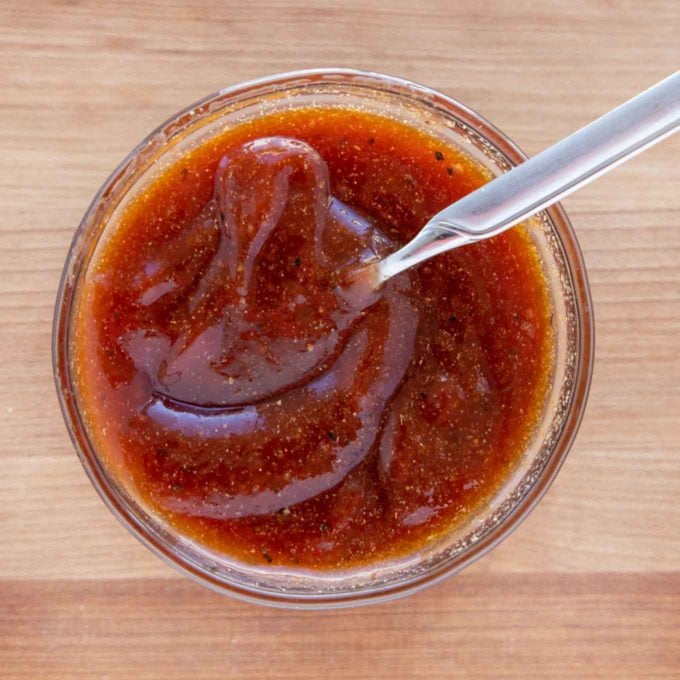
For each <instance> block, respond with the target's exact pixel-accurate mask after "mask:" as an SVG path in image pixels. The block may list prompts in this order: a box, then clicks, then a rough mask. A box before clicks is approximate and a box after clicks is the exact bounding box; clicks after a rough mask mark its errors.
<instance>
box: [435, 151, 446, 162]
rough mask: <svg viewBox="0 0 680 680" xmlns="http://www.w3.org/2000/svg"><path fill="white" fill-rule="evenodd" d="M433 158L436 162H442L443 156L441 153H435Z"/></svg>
mask: <svg viewBox="0 0 680 680" xmlns="http://www.w3.org/2000/svg"><path fill="white" fill-rule="evenodd" d="M434 157H435V158H436V159H437V160H438V161H443V160H444V154H443V153H442V152H441V151H435V152H434Z"/></svg>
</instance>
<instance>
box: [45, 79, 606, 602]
mask: <svg viewBox="0 0 680 680" xmlns="http://www.w3.org/2000/svg"><path fill="white" fill-rule="evenodd" d="M296 81H300V82H301V84H302V83H303V82H304V81H307V82H308V84H309V85H315V84H319V83H323V82H328V83H333V82H335V83H342V84H346V85H347V84H349V85H361V84H362V83H363V85H364V86H365V87H367V88H368V89H371V90H374V91H387V92H388V93H391V94H394V95H397V96H401V97H410V98H411V99H416V100H417V101H418V102H419V103H421V104H427V105H429V106H435V107H436V106H438V105H439V106H441V107H443V108H444V110H445V111H446V112H447V113H448V114H449V115H452V116H453V117H455V118H457V119H458V120H460V121H461V122H462V123H464V124H465V125H466V126H468V127H469V128H471V129H472V130H473V131H474V132H476V133H477V134H478V135H480V136H481V137H482V138H483V139H484V140H486V141H487V142H488V143H489V144H490V145H491V146H492V147H493V148H494V149H495V150H497V151H499V152H500V153H501V154H502V155H503V156H504V157H505V158H506V159H507V160H508V162H509V163H510V164H511V165H517V164H519V163H522V162H523V161H525V160H526V159H527V156H526V155H525V154H524V153H523V152H522V151H521V150H520V148H519V147H518V146H517V145H516V144H515V143H514V142H513V141H512V140H510V139H509V138H508V137H507V136H506V135H505V134H504V133H502V132H501V131H500V130H499V129H498V128H496V127H495V126H494V125H493V124H491V123H490V122H489V121H487V120H486V119H485V118H484V117H483V116H481V115H480V114H478V113H477V112H476V111H474V110H473V109H471V108H469V107H468V106H466V105H465V104H462V103H461V102H459V101H458V100H456V99H454V98H453V97H450V96H448V95H444V94H442V93H440V92H438V91H436V90H434V89H432V88H429V87H427V86H424V85H421V84H418V83H415V82H412V81H410V80H407V79H404V78H399V77H395V76H389V75H385V74H382V73H377V72H374V71H366V70H357V69H346V68H319V69H306V70H297V71H290V72H286V73H279V74H275V75H272V76H265V77H262V78H257V79H253V80H248V81H245V82H242V83H238V84H236V85H233V86H230V87H227V88H223V89H220V90H217V91H216V92H213V93H212V94H209V95H207V96H206V97H203V98H201V99H199V100H198V101H196V102H194V103H193V104H190V105H189V106H187V107H185V108H183V109H182V110H180V111H179V112H177V113H175V114H174V115H172V116H170V117H169V118H168V119H167V120H166V121H164V122H163V123H161V124H160V125H159V126H158V127H156V129H154V130H153V131H152V132H151V133H149V134H148V135H147V136H146V137H145V138H144V139H143V140H142V141H141V142H140V143H139V144H137V145H136V146H135V147H134V148H133V149H132V150H131V151H130V153H128V154H127V156H126V157H125V158H124V159H123V160H122V161H121V162H120V163H119V165H118V166H117V167H116V168H115V170H114V171H113V172H112V173H111V174H110V175H109V177H108V178H107V179H106V181H105V182H104V183H103V185H102V186H101V188H100V189H99V191H98V192H97V193H96V194H95V196H94V198H93V199H92V201H91V203H90V205H89V206H88V208H87V210H86V212H85V214H84V216H83V218H82V220H81V222H80V224H79V226H78V228H77V229H76V231H75V233H74V236H73V240H72V242H71V245H70V247H69V250H68V255H67V258H66V262H65V266H64V269H63V272H62V276H61V279H60V283H59V288H58V291H57V297H56V302H55V311H54V320H53V329H52V362H53V372H54V379H55V385H56V391H57V397H58V401H59V405H60V407H61V410H62V414H63V416H64V420H65V423H66V427H67V430H68V432H69V435H70V437H71V440H72V442H73V445H74V448H75V450H76V453H77V454H78V457H79V459H80V461H81V464H82V465H83V468H84V469H85V472H86V474H87V476H88V478H89V479H90V482H91V483H92V485H93V486H94V487H95V489H96V490H97V493H98V494H99V496H100V497H101V498H102V500H103V501H104V503H105V504H106V506H107V507H108V508H109V510H110V511H111V512H112V513H113V515H114V516H115V517H116V518H117V519H118V521H119V522H121V524H123V526H125V528H126V529H128V531H130V533H132V534H133V535H134V536H135V537H136V538H137V539H138V540H139V541H140V542H141V543H143V544H144V545H145V546H146V547H147V548H149V549H150V550H151V551H152V552H153V553H154V554H156V555H157V556H159V557H160V558H161V559H162V560H163V561H165V562H166V563H167V564H170V565H171V566H172V567H174V568H175V569H176V570H178V571H179V572H181V573H183V574H184V575H186V576H189V577H190V578H192V579H193V580H195V581H198V582H199V583H201V584H203V585H205V586H208V587H209V588H211V589H213V590H215V591H217V592H220V593H222V594H229V595H231V596H233V597H235V598H237V599H240V600H245V601H248V602H253V603H258V604H267V605H270V606H276V607H283V608H293V609H332V608H340V607H348V606H355V605H359V604H368V603H371V602H380V601H385V600H391V599H394V598H397V597H400V596H403V595H406V594H409V593H412V592H415V591H418V590H421V589H423V588H425V587H427V586H429V585H433V584H435V583H438V582H439V581H441V580H443V579H444V578H446V577H448V576H450V575H452V574H454V573H457V572H459V571H461V570H462V569H464V568H466V567H467V566H469V565H470V564H472V563H473V562H475V561H477V560H478V559H479V558H481V557H482V556H483V555H485V554H486V553H487V552H489V551H490V550H492V549H493V548H494V547H496V546H497V545H498V544H499V543H501V542H502V541H503V540H505V538H507V537H508V536H509V535H510V534H511V533H512V532H513V531H514V530H515V529H516V528H517V527H518V526H519V525H520V524H521V522H522V521H523V520H524V519H525V518H526V517H527V516H528V515H529V513H530V512H531V511H532V510H533V508H534V507H535V506H536V504H537V503H538V502H539V501H540V499H541V498H542V497H543V495H544V494H545V493H546V491H547V490H548V488H549V487H550V485H551V484H552V482H553V481H554V479H555V477H556V475H557V473H558V472H559V470H560V468H561V467H562V464H563V463H564V461H565V459H566V456H567V454H568V452H569V450H570V448H571V446H572V444H573V441H574V439H575V437H576V434H577V432H578V429H579V426H580V423H581V420H582V417H583V413H584V411H585V406H586V401H587V397H588V391H589V388H590V382H591V377H592V370H593V361H594V344H595V334H594V320H593V308H592V300H591V296H590V289H589V286H588V280H587V274H586V270H585V264H584V261H583V256H582V253H581V250H580V248H579V245H578V242H577V239H576V236H575V233H574V230H573V227H572V226H571V223H570V221H569V218H568V217H567V214H566V212H565V211H564V208H563V207H562V206H561V204H559V203H557V204H555V205H553V206H551V207H550V208H547V209H546V210H545V211H544V212H545V213H547V214H548V216H549V217H550V221H551V223H552V225H553V226H554V230H553V231H554V233H555V236H556V237H557V239H558V241H559V243H560V245H561V247H562V249H563V252H564V255H565V264H566V266H567V269H568V272H569V275H570V278H571V285H572V289H573V295H574V303H575V304H574V306H575V311H576V339H577V340H576V348H577V357H576V360H575V376H574V387H573V392H572V394H571V400H570V403H569V405H568V406H567V408H566V409H565V413H566V415H565V418H564V422H563V424H562V428H561V431H560V432H559V435H558V436H557V438H556V440H555V443H554V445H553V447H552V450H551V451H550V454H549V456H548V458H547V460H546V462H545V465H544V466H543V468H542V469H541V471H540V474H539V475H538V477H537V479H536V481H535V482H534V483H533V484H532V486H531V488H530V489H529V490H528V491H527V492H526V493H525V494H524V496H523V497H522V498H521V499H520V500H519V501H518V502H517V504H516V505H515V506H514V507H513V508H512V509H511V510H510V511H509V512H508V513H507V515H505V516H504V517H503V518H502V519H501V520H500V521H499V522H498V524H497V525H495V526H494V527H493V528H491V529H490V530H489V531H488V532H487V533H486V534H485V535H484V536H482V537H481V538H480V539H479V540H478V541H476V542H475V543H474V544H473V545H471V546H470V547H469V548H468V549H466V550H465V551H463V552H462V553H460V554H458V555H455V556H452V557H450V558H449V559H448V560H445V561H444V562H443V563H442V564H440V565H437V566H436V567H434V568H433V569H432V570H430V571H427V572H425V573H420V574H417V575H415V576H414V577H412V578H411V579H410V580H406V581H404V582H403V583H400V584H393V585H388V586H385V587H381V586H374V587H370V586H369V587H366V588H365V589H362V590H357V591H352V592H347V593H322V594H318V593H317V594H313V595H300V594H298V593H296V594H292V595H291V594H289V593H285V592H280V593H272V592H271V591H269V590H266V591H265V590H258V589H256V588H251V587H247V586H243V585H237V584H234V583H229V582H226V581H225V580H223V579H220V578H218V577H217V576H215V575H214V574H212V573H210V572H209V571H207V570H205V569H200V568H198V567H197V566H196V565H194V564H191V563H189V562H188V561H187V560H185V559H184V558H183V557H182V556H181V555H179V554H178V553H176V552H175V551H173V550H172V549H170V547H169V546H168V545H165V544H164V543H163V542H162V541H160V540H158V539H157V537H155V536H154V535H152V534H151V533H150V532H149V531H148V530H147V529H146V527H145V524H144V523H143V522H142V521H141V520H140V519H139V518H138V517H137V516H135V514H134V513H131V512H130V511H129V509H128V508H127V507H126V506H125V504H124V503H123V502H122V500H121V498H120V497H119V494H118V492H117V491H116V490H115V488H114V487H113V485H112V484H111V481H110V480H109V479H108V476H107V474H106V471H105V470H104V468H103V465H102V463H101V462H100V460H99V458H98V456H97V454H96V451H95V448H94V447H93V446H92V445H91V442H90V440H89V437H88V436H87V433H86V431H85V427H84V423H83V422H82V418H81V414H80V409H79V408H78V406H77V404H76V402H75V394H74V388H73V386H72V380H71V368H70V363H69V335H70V320H71V309H72V303H73V298H74V293H75V283H76V282H77V280H78V276H79V274H80V270H81V269H82V266H83V262H82V257H81V255H82V254H81V253H80V252H79V250H78V248H77V246H78V243H79V241H80V238H81V237H82V236H83V234H84V233H85V232H86V230H87V229H88V228H89V227H90V226H91V225H90V223H91V220H92V217H93V215H94V213H95V212H96V209H97V208H98V206H99V205H100V203H101V202H102V200H103V199H105V198H106V197H107V195H108V193H109V192H110V191H111V190H112V188H113V187H114V186H115V183H116V182H117V180H118V179H119V178H121V177H122V176H123V174H124V173H125V172H126V171H127V170H128V169H129V168H130V167H131V166H132V165H133V164H134V161H135V159H136V158H137V157H138V156H139V154H140V153H142V151H143V150H144V149H146V148H147V147H149V146H150V145H153V144H154V143H157V142H158V141H159V139H160V141H161V147H162V145H163V144H167V142H168V141H169V140H170V138H171V136H168V134H167V131H168V130H169V129H171V128H173V127H174V126H176V125H177V123H178V122H180V121H182V120H183V119H185V118H187V116H189V117H191V116H196V115H197V113H196V111H197V110H200V109H202V108H204V107H206V106H209V105H210V104H212V103H214V102H216V101H219V100H224V99H226V98H236V97H242V96H245V95H247V94H248V93H249V92H252V91H256V90H257V89H258V88H260V87H263V86H268V87H275V86H286V85H289V86H290V85H293V84H294V83H295V82H296ZM198 115H200V114H198Z"/></svg>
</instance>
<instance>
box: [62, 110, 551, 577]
mask: <svg viewBox="0 0 680 680" xmlns="http://www.w3.org/2000/svg"><path fill="white" fill-rule="evenodd" d="M486 179H487V177H486V175H485V174H484V171H483V170H482V169H481V168H480V167H478V166H477V165H476V164H474V163H473V162H471V161H470V160H469V159H467V157H465V156H463V155H461V154H459V153H458V152H456V151H455V150H454V149H452V148H448V147H444V146H442V145H441V144H440V143H439V142H438V141H437V140H436V139H434V138H432V137H429V136H427V135H425V134H424V133H422V132H419V131H418V130H416V129H414V128H412V127H409V126H407V125H405V124H403V123H399V122H397V121H394V120H391V119H386V118H382V117H379V116H376V115H374V114H368V113H362V112H357V111H353V110H349V109H308V110H303V111H300V110H298V111H289V112H285V113H280V114H276V115H271V116H269V117H265V118H262V119H260V120H257V121H255V122H251V123H247V124H243V125H241V126H239V127H236V128H235V129H232V130H229V131H227V132H226V133H223V134H222V135H221V136H220V137H218V138H215V139H213V140H212V141H210V142H209V143H207V144H205V145H204V146H202V147H200V148H199V149H197V150H195V151H193V152H192V153H191V154H190V155H188V156H186V157H184V158H183V159H181V160H180V161H178V162H177V163H176V164H175V165H172V166H171V167H169V168H168V169H167V170H166V171H164V173H163V174H161V176H160V177H159V178H158V179H157V180H155V182H154V183H153V184H152V185H151V186H150V187H149V188H148V189H146V191H145V192H144V193H143V194H142V195H140V196H139V198H138V199H136V201H135V202H134V203H133V204H132V205H131V206H130V207H129V208H128V209H127V210H126V212H125V213H124V214H123V215H122V217H121V218H120V222H119V224H118V225H117V226H116V229H115V231H114V232H113V234H112V235H111V237H110V238H109V240H108V241H107V242H106V243H105V244H104V245H103V246H102V247H100V249H99V252H98V253H97V255H96V258H95V260H94V261H93V263H92V265H91V266H90V271H89V273H88V276H87V278H86V280H85V282H84V284H83V285H82V286H81V290H80V292H79V296H78V301H77V306H76V313H75V317H74V329H75V330H74V334H73V338H74V340H73V347H72V351H73V366H74V369H75V376H76V385H77V388H78V390H77V391H78V397H79V401H80V404H81V407H82V410H83V412H84V413H85V416H86V420H87V423H88V427H89V430H90V433H91V436H92V437H93V439H94V440H95V442H96V444H97V446H98V449H99V450H100V452H101V455H102V458H103V460H104V462H105V464H106V465H107V467H108V468H109V469H110V471H111V472H112V474H113V475H114V477H116V478H117V479H118V481H119V483H120V484H122V485H123V486H125V487H126V488H127V489H128V490H129V491H130V492H131V493H133V494H134V495H136V496H138V497H140V498H141V499H142V500H143V502H145V503H146V504H148V505H149V506H150V507H151V508H152V509H153V511H155V512H157V513H159V514H160V515H161V516H163V517H164V518H165V519H166V520H167V521H169V522H170V523H171V524H172V525H174V526H175V527H176V529H177V530H179V531H180V532H181V533H183V534H185V535H187V536H189V537H191V538H193V539H194V540H197V541H199V542H201V543H204V544H206V545H208V546H210V547H212V548H214V549H217V550H219V551H222V552H224V553H226V554H229V555H233V556H236V557H238V558H241V559H244V560H247V561H249V562H255V563H263V564H268V563H271V564H272V565H281V564H285V565H299V566H306V567H315V568H328V567H338V566H341V567H344V566H352V565H355V564H359V563H366V562H371V561H378V560H381V559H384V558H385V557H388V556H392V555H397V554H404V553H407V552H409V551H411V550H413V549H415V548H417V547H418V546H420V545H422V543H423V542H425V541H427V540H428V539H431V538H432V537H433V536H436V535H439V534H441V533H442V532H444V531H446V530H447V529H448V528H450V527H451V526H452V525H453V524H455V523H456V522H459V521H461V520H463V519H464V518H465V516H466V515H467V514H468V513H470V512H471V511H473V510H474V509H475V508H476V507H478V506H479V505H480V503H482V502H483V501H484V499H485V498H487V497H488V496H489V495H490V494H491V493H492V492H493V491H494V490H495V489H496V488H498V486H499V484H500V483H502V481H503V479H504V478H506V476H507V475H508V474H509V472H510V471H511V470H512V468H513V466H514V465H515V464H516V462H517V460H518V459H519V457H520V456H521V455H522V452H523V450H524V447H525V444H526V441H527V439H528V437H529V436H530V434H531V432H532V429H533V428H534V426H535V424H536V421H537V419H538V417H539V414H540V409H541V405H542V403H543V400H544V397H545V392H546V386H547V383H548V380H549V374H550V367H551V361H552V353H551V347H552V335H551V328H550V307H549V302H548V296H547V290H546V284H545V281H544V277H543V274H542V270H541V267H540V263H539V261H538V257H537V255H536V253H535V250H534V247H533V246H532V245H531V241H530V239H529V237H528V235H527V233H526V232H525V230H524V229H523V228H518V229H514V230H512V231H510V232H507V233H506V234H504V235H502V236H500V237H497V238H495V239H493V240H491V241H487V242H485V243H480V244H477V245H474V246H467V247H465V248H462V249H460V250H457V251H454V252H452V253H449V254H446V255H442V256H439V257H438V258H435V259H434V260H432V261H430V262H428V263H426V264H424V265H421V266H420V267H419V268H417V269H416V270H414V271H411V272H408V273H405V274H402V275H400V276H399V277H397V278H395V279H394V280H393V281H391V282H389V283H388V284H387V285H386V286H385V288H384V289H383V290H382V291H381V294H380V296H379V298H378V300H377V301H376V302H375V303H374V304H373V305H372V306H370V307H369V308H367V309H365V310H363V311H362V310H361V309H358V308H354V307H353V306H352V305H351V304H348V303H347V300H346V299H345V297H344V296H343V295H342V289H341V287H340V286H339V284H341V283H342V273H343V272H346V271H347V270H348V268H350V267H352V266H353V265H356V264H357V263H358V262H361V261H363V260H365V259H368V258H371V257H375V256H376V255H381V254H384V253H385V252H389V251H390V250H392V249H394V248H396V247H397V246H398V245H399V244H402V243H404V242H405V241H407V240H408V239H410V238H411V237H412V236H413V235H414V234H415V233H416V231H417V230H418V229H420V227H422V226H423V224H424V223H425V222H426V221H427V219H428V218H429V217H430V216H431V215H433V214H434V213H435V212H437V211H438V210H440V209H441V208H443V207H444V206H445V205H447V204H449V203H451V202H453V201H455V200H456V199H457V198H459V197H461V196H463V195H464V194H466V193H468V192H469V191H471V190H472V189H474V188H476V187H478V186H479V185H481V184H482V183H483V182H484V181H486Z"/></svg>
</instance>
